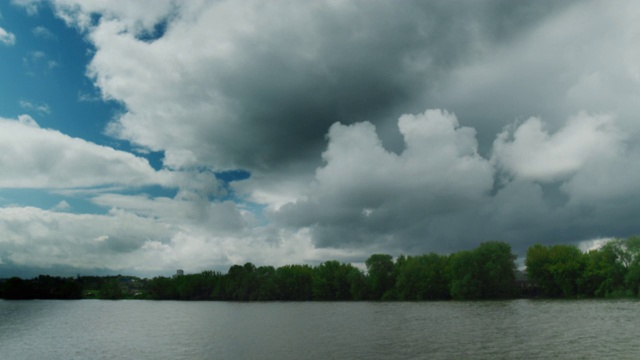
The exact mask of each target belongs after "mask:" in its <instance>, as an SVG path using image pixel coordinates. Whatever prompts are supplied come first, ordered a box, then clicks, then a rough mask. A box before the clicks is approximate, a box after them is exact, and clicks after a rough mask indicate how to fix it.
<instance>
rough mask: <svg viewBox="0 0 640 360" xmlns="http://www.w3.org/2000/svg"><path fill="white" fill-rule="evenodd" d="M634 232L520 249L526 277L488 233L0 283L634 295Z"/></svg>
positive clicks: (20, 288)
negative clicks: (305, 261)
mask: <svg viewBox="0 0 640 360" xmlns="http://www.w3.org/2000/svg"><path fill="white" fill-rule="evenodd" d="M639 252H640V238H635V237H633V238H629V239H626V240H614V241H611V242H608V243H607V244H606V245H604V246H603V247H601V248H600V249H597V250H593V251H590V252H587V253H583V252H581V251H580V250H579V249H578V248H577V247H575V246H571V245H552V246H543V245H534V246H532V247H530V248H529V250H528V251H527V257H526V259H525V264H526V266H527V276H528V282H527V281H523V280H525V279H517V277H516V275H517V270H516V265H515V259H516V256H515V255H514V254H513V253H512V251H511V247H510V245H509V244H507V243H504V242H498V241H492V242H486V243H482V244H480V245H479V246H478V247H477V248H475V249H473V250H465V251H459V252H456V253H453V254H449V255H441V254H435V253H430V254H424V255H419V256H404V255H402V256H399V257H398V258H396V259H395V260H394V258H393V257H392V256H391V255H387V254H374V255H371V256H370V257H369V258H368V259H367V260H366V261H365V266H366V271H362V270H360V269H359V268H357V267H355V266H353V265H351V264H346V263H340V262H338V261H335V260H332V261H326V262H323V263H321V264H319V265H316V266H310V265H285V266H282V267H278V268H274V267H273V266H258V267H256V266H255V265H254V264H252V263H250V262H249V263H246V264H244V265H233V266H231V267H230V268H229V270H228V272H227V273H226V274H222V273H220V272H215V271H203V272H201V273H197V274H186V275H180V276H173V277H163V276H159V277H154V278H152V279H141V278H137V277H133V276H121V275H118V276H106V277H97V276H78V277H76V278H59V277H51V276H46V275H41V276H39V277H36V278H34V279H30V280H23V279H20V278H11V279H6V280H4V281H2V282H1V283H0V298H5V299H36V298H37V299H80V298H100V299H123V298H134V299H153V300H221V301H347V300H389V301H392V300H400V301H415V300H418V301H419V300H450V299H453V300H482V299H510V298H515V297H521V296H541V297H567V298H575V297H613V296H637V295H638V290H639V288H640V286H639V285H640V257H638V253H639Z"/></svg>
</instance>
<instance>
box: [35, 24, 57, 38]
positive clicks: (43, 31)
mask: <svg viewBox="0 0 640 360" xmlns="http://www.w3.org/2000/svg"><path fill="white" fill-rule="evenodd" d="M31 33H32V34H33V36H35V37H39V38H42V39H47V40H57V39H58V37H57V36H56V35H55V34H54V33H53V32H51V30H49V29H47V28H46V27H44V26H36V27H34V28H33V29H31Z"/></svg>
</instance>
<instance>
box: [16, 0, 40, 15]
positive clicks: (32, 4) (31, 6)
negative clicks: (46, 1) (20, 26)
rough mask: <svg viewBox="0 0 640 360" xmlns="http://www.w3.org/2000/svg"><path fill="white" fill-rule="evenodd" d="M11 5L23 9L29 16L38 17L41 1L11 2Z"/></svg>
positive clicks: (20, 0) (24, 0) (19, 0)
mask: <svg viewBox="0 0 640 360" xmlns="http://www.w3.org/2000/svg"><path fill="white" fill-rule="evenodd" d="M11 3H12V4H14V5H17V6H20V7H22V8H23V9H25V11H26V12H27V14H28V15H29V16H35V15H38V11H39V6H40V4H41V3H42V0H11Z"/></svg>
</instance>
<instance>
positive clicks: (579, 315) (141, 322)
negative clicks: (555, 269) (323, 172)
mask: <svg viewBox="0 0 640 360" xmlns="http://www.w3.org/2000/svg"><path fill="white" fill-rule="evenodd" d="M639 305H640V303H639V302H637V301H632V300H608V301H603V300H582V301H533V300H514V301H491V302H415V303H402V302H397V303H396V302H393V303H375V302H291V303H286V302H273V303H227V302H173V301H133V300H130V301H100V300H78V301H51V300H49V301H45V300H35V301H1V300H0V351H1V354H2V359H38V360H40V359H603V358H611V359H613V358H615V359H638V358H640V337H639V336H638V335H637V330H638V328H639V326H640V311H638V308H639Z"/></svg>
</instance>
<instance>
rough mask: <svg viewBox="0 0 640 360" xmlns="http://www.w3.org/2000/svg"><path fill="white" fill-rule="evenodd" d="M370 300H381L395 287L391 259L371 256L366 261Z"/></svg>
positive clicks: (382, 256) (386, 256)
mask: <svg viewBox="0 0 640 360" xmlns="http://www.w3.org/2000/svg"><path fill="white" fill-rule="evenodd" d="M365 265H366V266H367V274H368V278H369V289H370V294H371V298H372V299H374V300H381V299H382V298H383V297H384V295H385V294H386V293H387V292H388V291H390V290H392V287H393V286H394V285H395V279H394V277H393V274H394V271H393V270H394V263H393V257H391V255H387V254H373V255H371V256H370V257H369V258H368V259H367V260H366V261H365Z"/></svg>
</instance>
